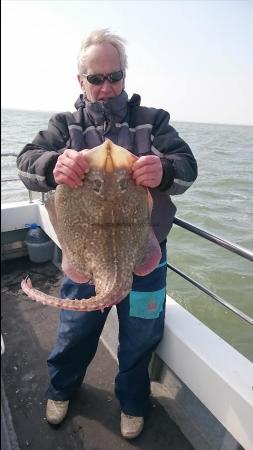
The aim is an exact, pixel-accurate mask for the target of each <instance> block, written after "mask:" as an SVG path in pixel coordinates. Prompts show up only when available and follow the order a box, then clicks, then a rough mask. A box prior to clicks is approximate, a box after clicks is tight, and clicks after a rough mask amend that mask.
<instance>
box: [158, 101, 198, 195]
mask: <svg viewBox="0 0 253 450" xmlns="http://www.w3.org/2000/svg"><path fill="white" fill-rule="evenodd" d="M169 120H170V115H169V113H168V112H166V111H163V110H161V109H160V110H158V113H157V117H156V120H155V122H154V126H153V130H152V132H153V136H152V139H153V142H152V146H151V150H152V152H153V153H154V154H155V155H157V156H159V157H160V158H161V162H162V166H163V178H162V181H161V184H160V186H159V187H158V189H159V190H160V191H166V192H167V193H168V194H169V195H178V194H183V193H184V192H185V191H186V190H187V189H188V188H189V187H190V186H191V185H192V183H193V182H194V181H195V180H196V178H197V175H198V169H197V162H196V160H195V158H194V156H193V154H192V151H191V149H190V147H189V145H188V144H186V142H185V141H184V140H183V139H181V138H180V137H179V134H178V132H177V131H176V130H175V129H174V128H173V127H172V126H171V125H170V123H169Z"/></svg>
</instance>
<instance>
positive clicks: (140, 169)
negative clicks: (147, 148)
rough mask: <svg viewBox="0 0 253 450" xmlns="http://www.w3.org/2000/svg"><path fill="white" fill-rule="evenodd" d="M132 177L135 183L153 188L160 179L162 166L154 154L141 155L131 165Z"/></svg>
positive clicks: (157, 184)
mask: <svg viewBox="0 0 253 450" xmlns="http://www.w3.org/2000/svg"><path fill="white" fill-rule="evenodd" d="M132 171H133V179H134V180H135V183H136V184H137V185H141V186H146V187H150V188H155V187H157V186H159V184H160V183H161V181H162V176H163V168H162V163H161V160H160V158H158V156H155V155H147V156H141V157H140V158H139V159H138V160H137V161H135V163H134V164H133V166H132Z"/></svg>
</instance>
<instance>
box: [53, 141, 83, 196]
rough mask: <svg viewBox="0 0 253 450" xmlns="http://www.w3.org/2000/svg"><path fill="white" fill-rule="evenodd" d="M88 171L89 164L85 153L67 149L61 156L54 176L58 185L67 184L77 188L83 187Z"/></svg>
mask: <svg viewBox="0 0 253 450" xmlns="http://www.w3.org/2000/svg"><path fill="white" fill-rule="evenodd" d="M88 171H89V163H88V161H87V159H86V158H85V154H84V152H83V151H82V152H77V151H76V150H72V149H67V150H65V151H64V153H62V155H60V156H59V158H58V160H57V163H56V165H55V168H54V170H53V175H54V178H55V181H56V183H57V184H66V185H67V186H69V187H71V188H75V187H78V186H81V184H82V182H83V180H84V177H85V174H86V173H88Z"/></svg>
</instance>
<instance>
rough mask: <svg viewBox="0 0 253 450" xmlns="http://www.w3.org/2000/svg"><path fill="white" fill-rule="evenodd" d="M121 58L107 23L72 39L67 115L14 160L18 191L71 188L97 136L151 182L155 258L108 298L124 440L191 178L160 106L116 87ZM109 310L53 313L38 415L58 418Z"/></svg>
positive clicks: (139, 413) (139, 180) (76, 288)
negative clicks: (71, 96) (72, 82)
mask: <svg viewBox="0 0 253 450" xmlns="http://www.w3.org/2000/svg"><path fill="white" fill-rule="evenodd" d="M126 69H127V57H126V53H125V46H124V41H123V39H122V38H120V37H119V36H116V35H113V34H111V33H110V31H109V30H107V29H105V30H97V31H94V32H92V33H91V34H90V36H89V37H88V39H86V40H85V41H84V42H83V43H82V46H81V49H80V53H79V58H78V76H77V77H78V81H79V83H80V86H81V90H82V94H81V95H80V97H79V98H78V100H77V102H76V104H75V106H76V109H77V111H76V112H75V113H73V114H72V113H61V114H56V115H54V116H53V117H52V118H51V119H50V121H49V125H48V130H47V131H41V132H39V133H38V135H37V136H36V137H35V139H34V140H33V142H32V143H31V144H27V145H26V146H25V148H24V149H23V150H22V151H21V153H20V155H19V156H18V159H17V164H18V168H19V175H20V178H21V180H22V181H23V183H24V184H25V185H26V186H27V188H29V189H31V190H35V191H49V190H52V189H55V188H56V186H57V185H58V184H66V185H68V186H70V187H71V188H75V187H77V186H80V184H81V183H82V182H83V180H84V178H85V175H86V174H87V172H88V171H89V164H88V162H87V160H86V158H85V153H86V151H87V149H90V148H93V147H95V146H97V145H100V144H101V143H102V142H103V141H104V140H105V139H106V138H109V139H111V140H112V141H113V142H114V143H115V144H118V145H120V146H122V147H125V148H127V149H128V150H129V151H131V152H132V153H134V154H135V155H137V156H138V157H139V158H138V159H137V161H136V162H135V163H134V165H133V173H132V176H133V179H134V180H135V182H136V184H137V185H143V186H146V187H148V188H150V192H151V195H152V197H153V203H154V204H153V211H152V217H151V220H152V224H153V227H154V232H155V234H156V236H157V239H158V241H159V243H160V246H161V251H162V258H161V261H160V263H159V265H158V266H157V268H156V269H155V270H154V271H153V272H152V273H151V274H149V275H147V276H144V277H138V276H136V275H134V277H133V286H132V291H131V292H130V294H129V295H128V296H127V297H126V298H125V299H124V300H123V301H122V302H121V303H119V304H118V305H117V313H118V319H119V349H118V360H119V372H118V375H117V377H116V379H115V393H116V396H117V398H118V400H119V402H120V407H121V433H122V435H123V436H124V437H125V438H127V439H131V438H134V437H136V436H138V435H139V434H140V432H141V431H142V429H143V425H144V417H145V415H146V413H147V410H148V404H149V395H150V380H149V374H148V366H149V363H150V359H151V356H152V352H153V351H154V349H155V348H156V346H157V345H158V343H159V342H160V340H161V338H162V334H163V327H164V313H165V297H166V268H167V265H166V237H167V235H168V232H169V230H170V228H171V225H172V221H173V217H174V215H175V210H176V208H175V206H174V205H173V203H172V202H171V200H170V195H173V194H175V195H176V194H182V193H183V192H184V191H185V190H186V189H187V188H189V186H190V185H191V184H192V183H193V181H194V180H195V179H196V177H197V164H196V161H195V159H194V157H193V155H192V152H191V150H190V148H189V146H188V145H187V144H186V143H185V142H184V141H183V140H182V139H181V138H180V137H179V135H178V133H177V132H176V130H175V129H174V128H172V127H171V126H170V125H169V118H170V116H169V113H167V112H166V111H163V110H161V109H159V110H157V109H154V108H147V107H142V106H140V97H139V96H138V95H136V94H134V95H133V97H132V98H131V99H130V100H128V96H127V94H126V92H125V90H124V86H125V76H126ZM94 293H95V291H94V286H91V285H90V284H85V283H84V284H77V283H75V282H73V281H72V280H70V279H69V278H67V277H66V276H65V277H64V280H63V283H62V286H61V297H62V298H66V297H68V298H73V299H74V298H89V297H91V296H92V295H94ZM109 310H110V308H106V309H105V311H104V312H103V313H101V312H100V311H94V312H88V313H85V312H77V311H66V310H61V313H60V327H59V333H58V340H57V343H56V345H55V347H54V349H53V351H52V352H51V354H50V356H49V358H48V369H49V377H50V385H49V388H48V402H47V412H46V416H47V420H48V422H49V423H51V424H59V423H61V422H62V421H63V419H64V417H65V416H66V414H67V410H68V405H69V400H70V399H71V397H72V395H73V393H74V392H75V391H76V390H77V389H78V388H79V387H80V385H81V384H82V381H83V378H84V375H85V372H86V369H87V367H88V365H89V364H90V362H91V360H92V359H93V357H94V355H95V353H96V350H97V345H98V341H99V337H100V334H101V332H102V329H103V326H104V323H105V320H106V318H107V315H108V312H109Z"/></svg>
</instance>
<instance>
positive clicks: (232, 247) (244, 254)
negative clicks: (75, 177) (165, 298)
mask: <svg viewBox="0 0 253 450" xmlns="http://www.w3.org/2000/svg"><path fill="white" fill-rule="evenodd" d="M2 156H15V157H17V155H16V154H15V153H5V154H3V155H2ZM19 180H20V179H19V178H18V177H13V178H8V179H7V178H3V179H2V180H1V182H3V183H4V182H7V181H19ZM47 196H48V193H45V192H42V193H41V199H40V201H41V203H42V204H44V203H45V201H46V198H47ZM28 197H29V202H30V203H33V201H34V200H33V191H30V190H28ZM36 201H38V200H36ZM174 224H175V225H177V226H179V227H180V228H183V229H185V230H187V231H189V232H191V233H193V234H196V235H198V236H200V237H201V238H203V239H205V240H208V241H211V242H213V243H214V244H216V245H218V246H220V247H223V248H224V249H225V250H228V251H229V252H232V253H235V254H237V255H238V256H240V257H241V258H245V259H247V260H248V261H251V262H253V252H252V251H250V250H248V249H245V248H243V247H241V246H239V245H236V244H234V243H232V242H229V241H227V240H225V239H223V238H221V237H219V236H217V235H215V234H212V233H210V232H208V231H206V230H204V229H202V228H200V227H197V226H196V225H193V224H191V223H189V222H186V221H185V220H182V219H180V218H178V217H175V218H174ZM167 267H168V268H169V269H170V270H172V271H173V272H175V273H176V274H177V275H179V276H180V277H182V278H184V279H185V280H186V281H188V282H189V283H191V284H192V285H194V286H195V287H196V288H198V289H199V290H201V291H202V292H204V293H205V294H207V295H208V296H209V297H210V298H212V299H213V300H215V301H217V302H219V303H220V304H222V305H223V306H224V307H225V308H227V309H229V310H230V311H231V312H232V313H234V314H235V315H237V316H238V317H240V318H241V319H243V320H244V321H246V322H247V323H249V324H250V325H253V318H252V317H250V316H249V315H247V314H245V313H244V312H243V311H241V310H240V309H239V308H237V307H236V306H234V305H232V304H231V303H230V302H228V301H227V300H225V299H223V298H222V297H220V296H218V295H217V294H215V293H214V292H212V291H211V290H209V289H208V288H206V287H205V286H203V285H202V284H201V283H199V282H198V281H196V280H194V279H193V278H192V277H190V276H189V275H187V274H185V273H184V272H182V271H181V270H179V269H178V268H177V267H175V266H173V265H172V264H167Z"/></svg>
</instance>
